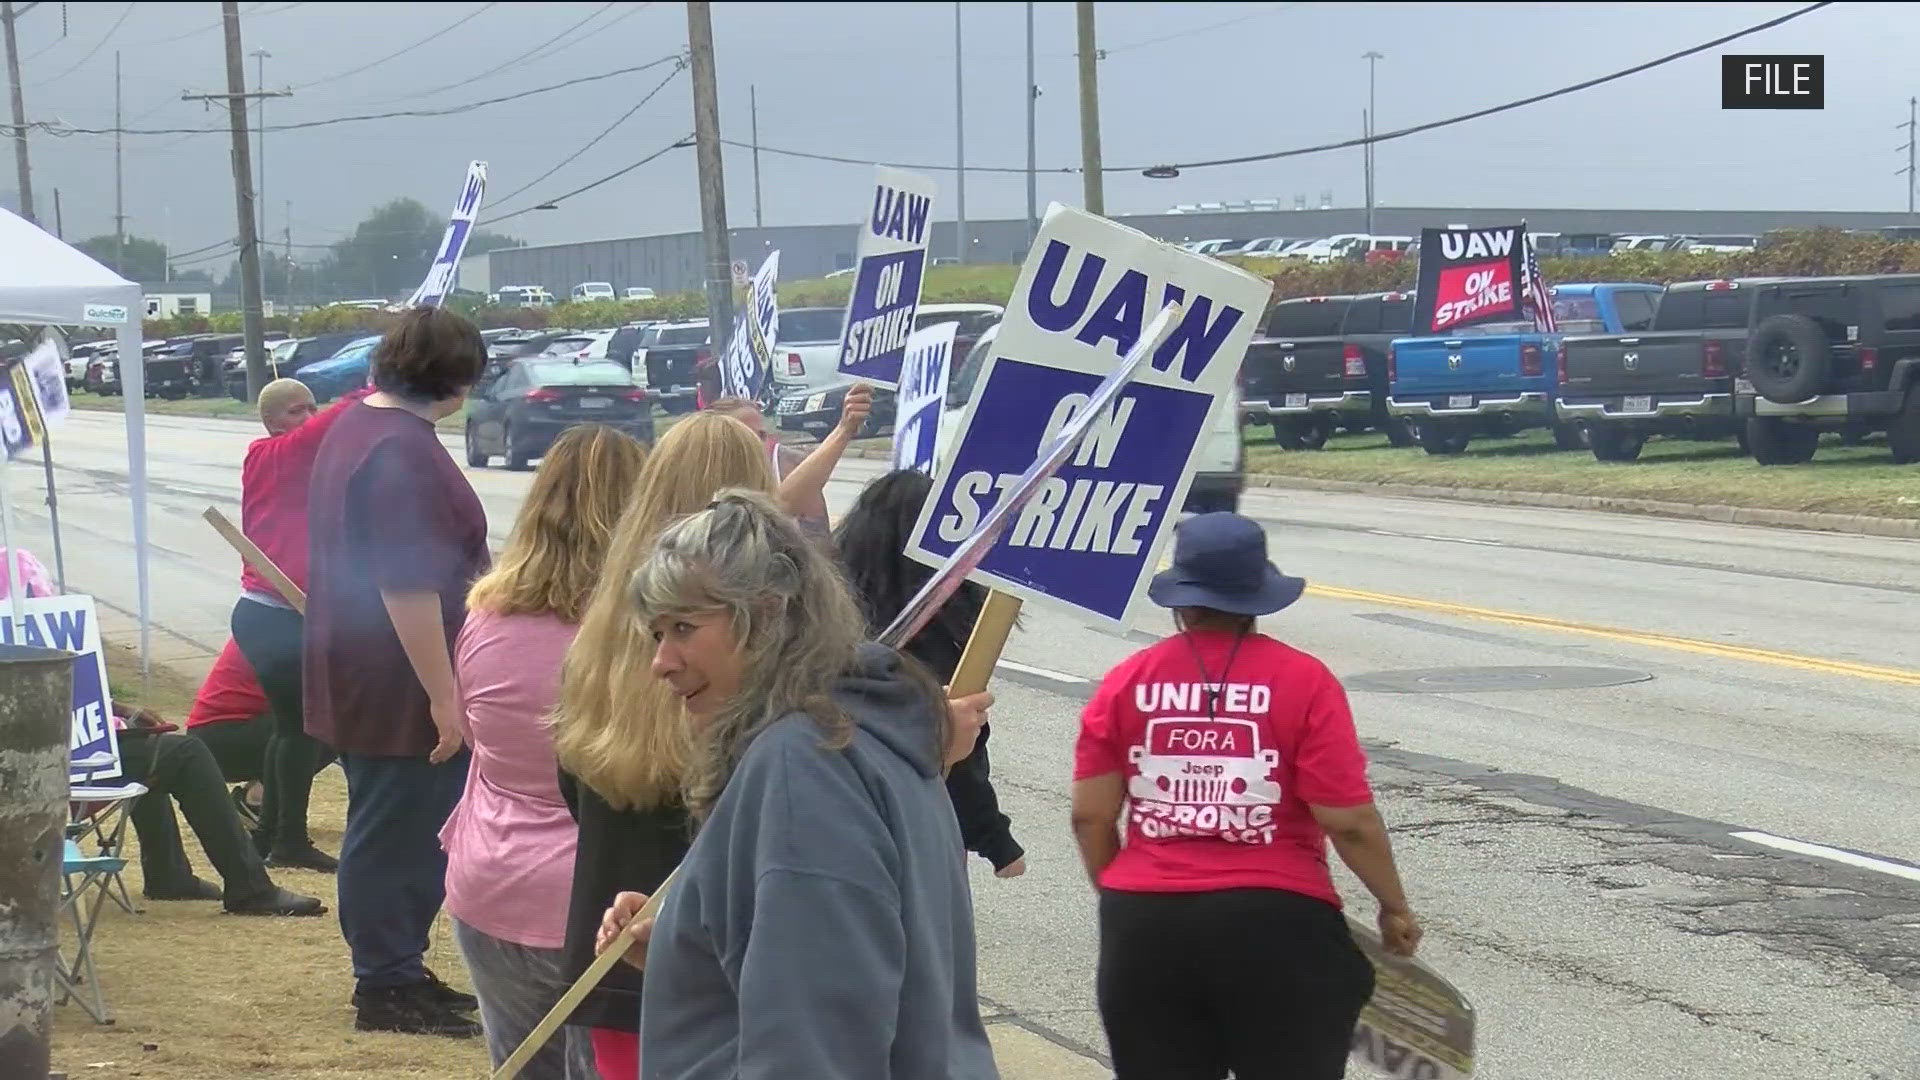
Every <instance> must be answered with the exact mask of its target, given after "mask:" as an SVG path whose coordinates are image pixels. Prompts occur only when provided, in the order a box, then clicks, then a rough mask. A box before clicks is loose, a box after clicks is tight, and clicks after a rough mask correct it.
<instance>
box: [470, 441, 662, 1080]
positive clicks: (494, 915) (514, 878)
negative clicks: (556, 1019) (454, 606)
mask: <svg viewBox="0 0 1920 1080" xmlns="http://www.w3.org/2000/svg"><path fill="white" fill-rule="evenodd" d="M645 461H646V450H645V448H644V447H642V446H641V445H640V444H639V443H638V442H636V441H634V440H633V439H632V438H630V437H628V436H627V435H624V434H622V433H620V432H619V431H616V430H614V429H613V428H610V427H607V426H605V425H603V424H588V425H582V426H580V427H575V428H571V429H569V430H568V431H566V432H565V433H564V434H562V435H561V436H560V437H559V439H558V440H556V441H555V442H554V444H553V447H552V448H551V449H550V450H548V451H547V453H546V456H545V457H544V458H543V459H542V460H541V462H540V471H539V472H538V473H536V474H535V475H534V478H533V486H532V488H531V489H530V490H529V491H528V492H527V498H526V501H525V502H524V503H522V504H521V507H520V516H519V517H518V518H517V519H516V520H515V521H514V524H513V533H512V534H511V535H510V536H509V537H508V538H507V546H506V550H504V551H503V552H501V554H500V558H499V560H498V561H496V562H495V563H494V565H493V569H492V570H491V571H490V572H488V573H487V575H486V576H484V577H482V578H481V579H480V580H479V581H477V582H475V583H474V585H473V588H472V589H471V590H470V591H469V592H468V593H467V612H468V614H467V621H466V625H465V626H464V627H463V628H462V629H461V631H460V637H459V640H458V641H457V642H456V643H455V645H454V679H455V682H456V684H457V686H458V688H459V692H460V700H461V704H462V709H463V715H462V721H463V723H462V732H461V734H462V735H463V736H464V737H465V739H466V741H467V745H468V747H469V748H470V749H471V750H472V752H473V759H472V765H471V767H470V769H469V771H468V773H467V786H466V792H465V794H464V795H462V797H461V799H460V804H459V805H458V806H457V807H455V809H454V812H453V814H452V816H451V817H449V818H448V819H447V824H446V827H445V828H443V829H442V830H441V831H440V842H441V845H442V846H443V847H445V848H446V852H447V899H446V908H447V913H448V914H449V915H451V916H452V917H453V936H454V940H455V941H456V942H457V943H458V944H459V946H460V952H461V955H462V956H464V957H465V958H466V962H467V971H468V972H469V973H470V974H471V975H472V977H473V989H474V993H475V995H476V996H477V997H478V998H479V999H480V1023H481V1027H482V1028H483V1029H484V1031H485V1034H486V1040H487V1051H488V1053H490V1054H491V1055H492V1057H493V1064H494V1065H495V1067H498V1066H499V1065H500V1063H501V1062H502V1061H504V1060H506V1057H507V1055H508V1054H511V1053H512V1052H513V1049H514V1047H516V1046H518V1045H519V1044H520V1042H521V1040H522V1039H524V1038H525V1037H526V1035H527V1033H528V1032H529V1031H531V1030H533V1027H534V1025H536V1024H537V1023H539V1021H540V1018H541V1017H542V1016H544V1015H546V1012H547V1010H548V1009H550V1008H552V1007H553V1003H554V1002H555V1001H557V1000H559V997H560V995H561V993H563V992H564V991H565V990H566V987H567V985H568V981H569V980H567V979H566V978H564V977H563V972H562V964H561V953H560V946H561V944H562V943H563V940H564V937H565V932H566V922H565V917H564V915H563V913H564V911H565V910H566V907H565V905H566V898H567V895H568V890H569V889H570V888H571V887H572V880H573V848H574V825H573V819H572V817H571V816H570V815H569V814H568V812H567V805H566V802H565V801H564V800H563V799H562V798H561V796H560V787H559V771H558V769H557V768H556V767H555V762H554V751H553V739H552V736H551V735H550V734H549V732H548V730H547V718H548V714H549V713H551V712H552V710H553V706H554V703H555V702H556V701H557V700H558V699H559V695H560V663H561V660H562V658H563V657H564V656H565V655H566V651H567V647H568V645H570V644H571V643H572V641H573V636H574V633H575V631H576V630H577V628H578V627H579V624H580V618H581V616H582V614H584V612H585V610H586V606H587V599H588V597H589V596H591V595H592V593H593V589H594V585H595V583H596V582H598V581H599V579H600V574H601V569H602V567H603V565H604V564H605V562H606V556H607V549H608V546H609V545H610V543H611V542H612V539H613V533H614V527H615V525H616V524H617V523H618V522H619V520H620V512H621V510H622V508H624V507H625V506H626V503H627V500H628V498H629V497H630V496H631V494H632V491H633V485H634V482H635V481H636V480H637V479H638V478H639V476H640V469H641V466H642V464H643V463H644V462H645ZM521 1075H522V1076H524V1077H528V1078H530V1080H591V1078H592V1077H594V1075H595V1071H594V1067H593V1049H592V1047H591V1045H590V1044H589V1043H588V1041H587V1038H586V1035H585V1033H584V1032H579V1033H572V1032H570V1033H569V1034H568V1037H567V1038H566V1039H565V1040H564V1041H562V1040H554V1041H553V1042H550V1043H548V1044H547V1045H546V1046H545V1047H544V1048H543V1049H542V1050H541V1051H540V1053H539V1054H538V1055H536V1056H535V1057H534V1059H533V1060H532V1061H530V1062H528V1064H527V1066H526V1068H525V1069H524V1070H522V1072H521Z"/></svg>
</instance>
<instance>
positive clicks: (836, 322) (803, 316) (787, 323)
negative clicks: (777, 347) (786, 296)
mask: <svg viewBox="0 0 1920 1080" xmlns="http://www.w3.org/2000/svg"><path fill="white" fill-rule="evenodd" d="M845 315H846V312H844V311H841V310H840V309H839V308H812V309H808V310H802V311H783V312H781V313H780V328H779V330H778V332H777V333H776V335H775V336H776V337H777V338H778V339H779V340H780V341H781V342H782V343H786V342H800V341H839V340H840V320H841V319H842V318H843V317H844V316H845Z"/></svg>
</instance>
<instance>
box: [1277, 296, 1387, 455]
mask: <svg viewBox="0 0 1920 1080" xmlns="http://www.w3.org/2000/svg"><path fill="white" fill-rule="evenodd" d="M1412 326H1413V294H1411V293H1363V294H1361V295H1358V296H1308V297H1299V298H1296V299H1292V300H1282V301H1280V302H1279V303H1277V304H1275V305H1273V310H1272V311H1270V312H1269V313H1268V314H1267V321H1266V324H1265V325H1264V326H1263V327H1262V328H1261V331H1260V333H1259V335H1258V336H1256V337H1255V338H1254V339H1253V343H1252V344H1251V345H1249V346H1247V356H1246V360H1245V361H1244V362H1242V363H1241V365H1240V384H1241V391H1240V392H1241V394H1242V398H1241V402H1242V404H1241V407H1240V408H1241V412H1242V414H1243V415H1244V416H1246V418H1247V419H1249V420H1257V421H1265V422H1266V423H1268V424H1271V425H1272V426H1273V438H1274V441H1275V442H1277V443H1279V444H1280V448H1281V449H1283V450H1317V449H1319V448H1320V447H1322V446H1325V445H1326V442H1327V437H1328V436H1330V435H1332V434H1333V432H1334V429H1335V428H1340V427H1344V428H1346V429H1347V430H1349V431H1361V430H1365V429H1366V428H1370V427H1371V428H1378V429H1381V430H1384V431H1385V432H1386V433H1387V439H1388V441H1389V442H1391V443H1392V444H1393V445H1395V446H1411V445H1413V432H1412V431H1411V430H1409V429H1408V427H1407V425H1406V423H1405V422H1404V421H1396V420H1394V418H1393V417H1391V416H1389V415H1388V414H1387V345H1388V344H1389V343H1391V342H1392V341H1393V339H1394V338H1396V337H1404V336H1406V334H1407V332H1408V331H1409V330H1410V329H1412Z"/></svg>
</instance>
